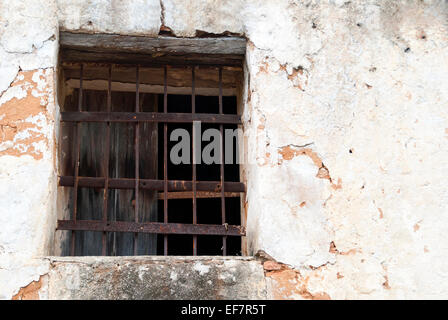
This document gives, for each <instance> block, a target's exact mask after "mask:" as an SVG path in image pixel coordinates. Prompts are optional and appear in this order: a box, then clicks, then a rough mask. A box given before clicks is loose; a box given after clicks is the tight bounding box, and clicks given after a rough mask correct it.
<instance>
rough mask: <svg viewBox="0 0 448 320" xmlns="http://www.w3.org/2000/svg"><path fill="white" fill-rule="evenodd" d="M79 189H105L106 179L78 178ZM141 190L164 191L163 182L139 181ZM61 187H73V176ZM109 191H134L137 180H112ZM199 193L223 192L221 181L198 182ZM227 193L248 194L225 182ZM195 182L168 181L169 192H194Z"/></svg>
mask: <svg viewBox="0 0 448 320" xmlns="http://www.w3.org/2000/svg"><path fill="white" fill-rule="evenodd" d="M78 179H79V181H78V187H87V188H104V186H105V181H106V179H105V178H104V177H78ZM139 183H140V184H139V188H140V189H146V190H158V191H163V180H152V179H139ZM59 185H60V186H62V187H73V185H74V177H73V176H60V177H59ZM108 187H109V189H134V188H135V179H127V178H110V179H109V185H108ZM196 187H197V190H198V191H212V192H220V191H221V182H220V181H197V182H196ZM224 188H225V190H226V192H246V188H245V186H244V183H242V182H224ZM192 190H193V182H192V181H187V180H168V191H192Z"/></svg>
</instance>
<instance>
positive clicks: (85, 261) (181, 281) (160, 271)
mask: <svg viewBox="0 0 448 320" xmlns="http://www.w3.org/2000/svg"><path fill="white" fill-rule="evenodd" d="M45 290H46V291H47V292H48V297H49V298H50V299H114V300H115V299H120V300H123V299H156V300H159V299H160V300H166V299H201V300H202V299H266V297H267V291H266V281H265V277H264V273H263V267H262V266H261V264H260V263H259V261H256V260H254V259H253V258H249V257H228V258H223V257H186V258H182V257H148V256H146V257H81V258H76V257H75V258H68V257H67V258H51V271H50V273H49V274H48V281H47V288H46V289H45Z"/></svg>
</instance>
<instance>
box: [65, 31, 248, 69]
mask: <svg viewBox="0 0 448 320" xmlns="http://www.w3.org/2000/svg"><path fill="white" fill-rule="evenodd" d="M60 46H61V50H60V52H61V59H62V61H70V62H96V63H119V64H140V65H155V66H156V65H165V64H170V65H217V66H225V65H228V66H241V65H242V62H243V59H244V55H245V52H246V40H245V39H243V38H238V37H222V38H173V37H158V38H148V37H142V36H125V35H114V34H86V33H71V32H61V33H60Z"/></svg>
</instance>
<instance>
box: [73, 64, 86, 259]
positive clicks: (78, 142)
mask: <svg viewBox="0 0 448 320" xmlns="http://www.w3.org/2000/svg"><path fill="white" fill-rule="evenodd" d="M83 73H84V65H83V64H82V63H81V66H80V70H79V96H78V111H79V112H81V110H82V78H83ZM80 125H81V124H80V123H79V122H77V123H76V149H75V173H74V175H75V181H74V185H73V188H74V189H73V221H76V218H77V217H76V216H77V214H78V183H79V161H80V159H79V157H80V147H81V130H80V128H79V127H80ZM75 244H76V234H75V231H72V238H71V243H70V255H71V256H74V255H75Z"/></svg>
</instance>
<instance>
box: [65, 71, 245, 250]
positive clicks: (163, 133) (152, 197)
mask: <svg viewBox="0 0 448 320" xmlns="http://www.w3.org/2000/svg"><path fill="white" fill-rule="evenodd" d="M61 69H62V72H61V77H62V78H63V79H64V83H65V96H64V98H63V104H62V106H61V110H62V111H61V134H60V137H61V138H60V142H59V145H60V154H61V156H60V173H61V174H60V177H59V185H60V188H61V192H63V193H64V194H66V196H65V198H64V199H65V200H64V201H65V203H64V206H65V207H64V208H65V210H66V213H65V217H64V218H63V219H61V220H58V225H57V230H59V231H57V232H62V231H61V230H66V231H68V233H67V237H66V240H67V241H66V244H67V245H66V246H65V247H66V250H65V254H67V255H72V256H73V255H219V254H223V255H239V254H241V237H242V236H244V235H245V230H244V227H242V226H241V212H240V208H241V205H240V200H241V199H240V197H241V194H242V193H243V192H244V191H245V186H244V184H243V183H242V182H240V172H239V164H238V160H239V159H238V135H237V134H235V133H236V132H237V131H236V130H237V128H238V126H239V125H240V124H241V119H240V116H239V115H238V112H237V97H236V86H237V82H238V81H239V80H238V79H239V77H240V76H241V71H240V69H239V68H235V67H226V66H209V65H204V66H201V65H193V66H188V65H177V66H173V65H156V66H145V65H115V64H109V63H108V64H103V63H102V64H98V63H85V62H83V63H64V64H63V65H62V68H61ZM216 133H218V136H217V135H216ZM220 137H222V139H221V138H220ZM216 140H217V141H216ZM229 146H230V147H229ZM204 156H208V157H209V159H205V158H204ZM193 160H194V161H193ZM211 160H212V161H211Z"/></svg>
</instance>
